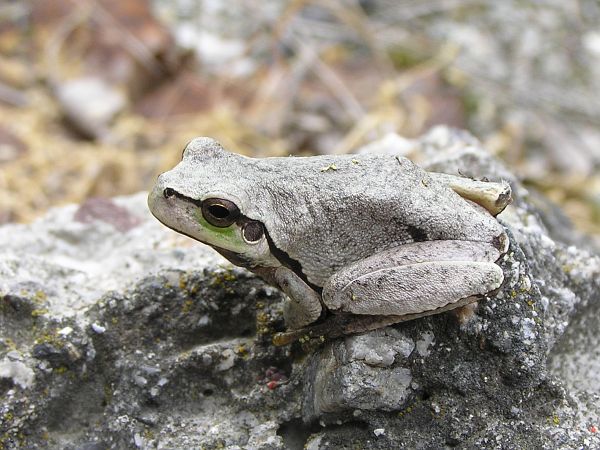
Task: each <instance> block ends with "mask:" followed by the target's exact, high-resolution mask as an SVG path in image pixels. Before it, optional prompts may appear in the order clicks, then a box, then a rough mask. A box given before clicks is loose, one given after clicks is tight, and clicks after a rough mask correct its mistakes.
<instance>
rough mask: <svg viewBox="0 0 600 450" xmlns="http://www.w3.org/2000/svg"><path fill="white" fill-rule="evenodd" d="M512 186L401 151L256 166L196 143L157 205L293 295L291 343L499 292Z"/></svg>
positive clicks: (177, 224)
mask: <svg viewBox="0 0 600 450" xmlns="http://www.w3.org/2000/svg"><path fill="white" fill-rule="evenodd" d="M510 201H511V191H510V187H509V186H508V184H506V183H493V182H486V181H477V180H472V179H469V178H463V177H457V176H451V175H446V174H438V173H429V172H426V171H424V170H423V169H421V168H420V167H418V166H417V165H415V164H414V163H412V162H411V161H409V160H408V159H406V158H403V157H399V156H393V155H367V154H360V155H336V156H313V157H273V158H248V157H245V156H242V155H238V154H234V153H230V152H227V151H226V150H224V149H223V148H222V147H221V145H220V144H219V143H218V142H216V141H214V140H213V139H210V138H196V139H194V140H193V141H191V142H190V143H189V144H188V145H187V147H186V148H185V150H184V152H183V157H182V160H181V162H180V163H179V164H178V165H177V166H176V167H175V168H174V169H172V170H170V171H168V172H165V173H163V174H162V175H160V176H159V178H158V180H157V182H156V185H155V186H154V189H153V190H152V192H151V193H150V195H149V198H148V205H149V207H150V210H151V211H152V213H153V214H154V216H155V217H156V218H157V219H158V220H160V221H161V222H162V223H163V224H165V225H166V226H168V227H169V228H172V229H174V230H176V231H178V232H180V233H183V234H185V235H187V236H189V237H192V238H194V239H197V240H199V241H201V242H203V243H205V244H208V245H210V246H211V247H213V248H214V249H215V250H216V251H218V252H219V253H221V254H222V255H223V256H224V257H226V258H227V259H229V260H230V261H231V262H232V263H233V264H236V265H238V266H242V267H245V268H247V269H249V270H251V271H253V272H255V273H256V274H258V275H259V276H261V277H262V278H263V279H265V280H266V281H267V282H269V283H271V284H272V285H274V286H276V287H278V288H279V289H281V290H282V291H283V292H284V293H285V294H287V296H288V300H287V302H286V305H285V308H284V318H285V322H286V325H287V327H288V331H287V332H284V333H280V334H279V335H277V336H276V337H275V343H277V344H286V343H289V342H291V341H293V340H295V339H298V338H300V337H303V336H308V337H317V336H325V337H336V336H342V335H344V334H351V333H357V332H362V331H367V330H371V329H375V328H379V327H382V326H386V325H390V324H393V323H397V322H401V321H404V320H409V319H414V318H417V317H422V316H426V315H430V314H436V313H440V312H443V311H447V310H450V309H453V308H457V307H460V306H463V305H466V304H468V303H471V302H474V301H476V300H477V299H480V298H482V297H483V296H484V295H486V294H489V293H491V292H493V291H494V290H496V289H498V288H499V287H500V285H501V284H502V281H503V272H502V269H501V268H500V267H499V266H498V265H497V264H496V261H498V259H499V258H500V257H501V256H502V255H503V254H504V253H506V251H507V249H508V238H507V235H506V233H505V232H504V229H503V227H502V225H500V223H499V222H498V221H497V220H496V219H495V216H496V215H497V214H498V213H500V212H501V211H502V210H503V209H504V208H505V207H506V206H507V205H508V204H509V203H510Z"/></svg>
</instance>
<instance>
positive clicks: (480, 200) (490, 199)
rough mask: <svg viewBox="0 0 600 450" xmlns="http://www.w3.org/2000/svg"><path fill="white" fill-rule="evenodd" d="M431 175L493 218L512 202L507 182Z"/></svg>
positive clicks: (438, 174) (439, 174)
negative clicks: (482, 208)
mask: <svg viewBox="0 0 600 450" xmlns="http://www.w3.org/2000/svg"><path fill="white" fill-rule="evenodd" d="M430 175H431V176H432V177H433V178H434V179H437V180H439V181H441V182H442V183H444V184H446V185H447V186H448V187H450V188H451V189H452V190H453V191H454V192H456V193H457V194H458V195H460V196H461V197H463V198H465V199H467V200H470V201H472V202H474V203H477V204H478V205H480V206H483V207H484V208H485V209H487V210H488V211H489V212H490V214H491V215H492V216H497V215H498V214H500V213H501V212H502V211H504V208H506V207H507V206H508V205H509V204H510V202H511V201H512V196H511V195H512V191H511V189H510V185H509V184H508V183H506V182H501V183H496V182H492V181H478V180H473V179H471V178H466V177H457V176H454V175H448V174H445V173H433V172H432V173H430Z"/></svg>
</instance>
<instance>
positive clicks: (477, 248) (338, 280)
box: [323, 241, 504, 316]
mask: <svg viewBox="0 0 600 450" xmlns="http://www.w3.org/2000/svg"><path fill="white" fill-rule="evenodd" d="M498 256H499V253H498V251H497V250H496V249H495V248H494V247H493V246H492V245H490V244H486V243H481V242H465V241H428V242H419V243H413V244H409V245H403V246H399V247H397V248H394V249H390V250H387V251H384V252H381V253H379V254H377V255H373V256H371V257H369V258H366V259H364V260H361V261H358V262H357V263H354V264H352V265H350V266H348V267H346V268H343V269H341V270H340V271H338V272H337V273H335V274H334V275H333V276H332V277H331V278H330V279H329V280H328V281H327V283H326V284H325V286H324V287H323V301H324V303H325V305H327V307H328V308H330V309H332V310H339V311H344V312H350V313H353V314H369V315H400V316H402V315H406V314H417V313H422V312H424V311H431V310H435V309H438V308H441V307H444V306H447V305H449V304H452V303H455V302H457V301H459V300H460V299H463V298H466V297H470V296H477V295H483V294H486V293H488V292H490V291H493V290H494V289H497V288H498V287H500V285H501V284H502V280H503V278H504V276H503V273H502V269H500V267H499V266H498V265H497V264H495V263H494V262H493V261H495V259H497V257H498Z"/></svg>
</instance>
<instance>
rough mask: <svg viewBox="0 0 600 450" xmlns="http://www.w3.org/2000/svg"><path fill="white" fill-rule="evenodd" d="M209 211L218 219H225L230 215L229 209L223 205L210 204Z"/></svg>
mask: <svg viewBox="0 0 600 450" xmlns="http://www.w3.org/2000/svg"><path fill="white" fill-rule="evenodd" d="M208 212H210V214H211V215H213V216H214V217H216V218H217V219H225V218H226V217H227V216H228V215H229V210H228V209H227V208H226V207H225V206H223V205H210V206H209V207H208Z"/></svg>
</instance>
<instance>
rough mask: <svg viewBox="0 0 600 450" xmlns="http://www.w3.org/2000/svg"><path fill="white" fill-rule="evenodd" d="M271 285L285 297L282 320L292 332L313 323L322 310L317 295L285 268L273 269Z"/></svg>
mask: <svg viewBox="0 0 600 450" xmlns="http://www.w3.org/2000/svg"><path fill="white" fill-rule="evenodd" d="M272 281H273V284H275V285H276V286H279V289H281V290H282V291H283V292H284V293H285V294H286V295H287V296H288V299H287V300H286V302H285V304H284V307H283V318H284V320H285V324H286V326H287V327H288V328H290V329H292V330H294V329H298V328H301V327H304V326H306V325H308V324H310V323H313V322H314V321H315V320H317V319H318V318H319V316H320V315H321V311H322V310H323V308H322V306H321V300H320V296H319V294H317V292H315V291H314V290H313V289H312V288H311V287H310V286H309V285H308V284H306V283H305V282H304V280H302V279H301V278H300V277H299V276H298V275H296V274H295V273H294V272H293V271H292V270H290V269H288V268H287V267H283V266H281V267H278V268H277V269H275V271H274V273H273V277H272Z"/></svg>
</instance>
